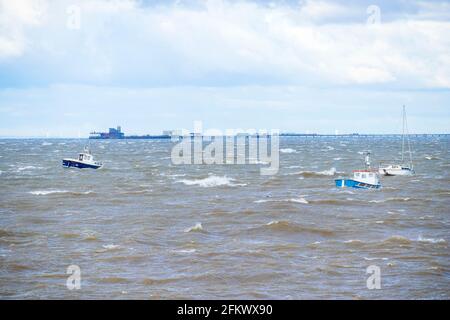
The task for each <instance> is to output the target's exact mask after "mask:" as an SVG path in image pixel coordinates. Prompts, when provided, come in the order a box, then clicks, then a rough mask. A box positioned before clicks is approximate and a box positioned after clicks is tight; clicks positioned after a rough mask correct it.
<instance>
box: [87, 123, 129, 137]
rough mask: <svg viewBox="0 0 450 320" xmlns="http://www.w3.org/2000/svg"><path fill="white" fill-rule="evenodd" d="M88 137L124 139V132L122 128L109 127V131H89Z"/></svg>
mask: <svg viewBox="0 0 450 320" xmlns="http://www.w3.org/2000/svg"><path fill="white" fill-rule="evenodd" d="M89 139H125V133H123V132H122V128H121V127H120V126H118V127H117V128H109V132H95V131H94V132H91V135H90V136H89Z"/></svg>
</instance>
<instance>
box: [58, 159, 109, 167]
mask: <svg viewBox="0 0 450 320" xmlns="http://www.w3.org/2000/svg"><path fill="white" fill-rule="evenodd" d="M62 165H63V167H65V168H78V169H99V168H101V167H102V165H100V164H91V163H83V162H80V161H75V160H68V159H64V160H63V162H62Z"/></svg>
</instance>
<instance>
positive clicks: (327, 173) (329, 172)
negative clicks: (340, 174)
mask: <svg viewBox="0 0 450 320" xmlns="http://www.w3.org/2000/svg"><path fill="white" fill-rule="evenodd" d="M336 172H337V170H336V168H331V169H329V170H323V171H319V172H316V173H317V174H319V175H324V176H334V175H335V174H336Z"/></svg>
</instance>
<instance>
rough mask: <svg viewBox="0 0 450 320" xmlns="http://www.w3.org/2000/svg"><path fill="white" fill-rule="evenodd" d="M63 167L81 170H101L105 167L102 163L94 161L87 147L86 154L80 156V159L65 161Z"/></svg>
mask: <svg viewBox="0 0 450 320" xmlns="http://www.w3.org/2000/svg"><path fill="white" fill-rule="evenodd" d="M62 165H63V167H65V168H71V167H73V168H79V169H86V168H88V169H99V168H101V167H102V166H103V164H102V163H101V162H97V161H94V156H93V155H92V154H91V151H90V150H89V148H88V147H85V148H84V152H82V153H80V154H79V155H78V159H63V161H62Z"/></svg>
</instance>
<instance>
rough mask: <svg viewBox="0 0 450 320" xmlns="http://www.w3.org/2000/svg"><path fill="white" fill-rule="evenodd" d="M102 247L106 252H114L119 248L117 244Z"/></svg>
mask: <svg viewBox="0 0 450 320" xmlns="http://www.w3.org/2000/svg"><path fill="white" fill-rule="evenodd" d="M102 247H103V249H106V250H115V249H119V248H120V246H119V245H118V244H106V245H103V246H102Z"/></svg>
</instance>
